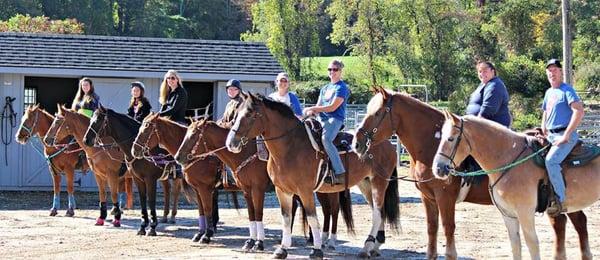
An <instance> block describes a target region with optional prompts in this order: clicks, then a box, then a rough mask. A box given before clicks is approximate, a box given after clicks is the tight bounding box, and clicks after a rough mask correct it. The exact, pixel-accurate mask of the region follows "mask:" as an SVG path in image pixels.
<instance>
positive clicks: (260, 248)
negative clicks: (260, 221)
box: [252, 240, 265, 251]
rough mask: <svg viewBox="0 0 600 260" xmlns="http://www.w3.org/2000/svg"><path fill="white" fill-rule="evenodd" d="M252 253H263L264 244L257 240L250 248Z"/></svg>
mask: <svg viewBox="0 0 600 260" xmlns="http://www.w3.org/2000/svg"><path fill="white" fill-rule="evenodd" d="M252 251H265V243H264V242H263V241H262V240H257V241H256V243H254V246H253V247H252Z"/></svg>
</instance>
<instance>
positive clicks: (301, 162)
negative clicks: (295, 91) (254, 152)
mask: <svg viewBox="0 0 600 260" xmlns="http://www.w3.org/2000/svg"><path fill="white" fill-rule="evenodd" d="M242 97H243V99H244V101H243V102H242V104H241V105H240V107H239V108H238V110H237V117H236V121H235V124H234V126H233V128H231V130H230V131H229V134H228V137H227V141H226V146H227V148H228V149H229V150H230V151H232V152H236V153H239V152H241V151H242V146H243V145H244V144H245V143H246V142H247V141H248V140H251V139H252V138H255V137H257V136H258V135H262V136H263V137H264V140H265V143H266V146H267V149H268V150H269V152H270V156H269V161H268V164H267V171H268V173H269V176H270V177H271V180H273V184H275V191H276V193H277V198H278V199H279V204H280V206H281V214H282V218H283V222H284V228H283V238H282V240H281V247H279V248H278V249H277V250H276V251H275V257H276V258H285V257H286V256H287V248H288V247H289V246H290V244H291V236H290V230H291V227H290V216H291V205H292V197H293V195H294V194H295V195H298V196H299V197H300V200H301V201H302V203H303V204H304V209H305V210H306V215H307V216H308V222H309V224H310V227H311V229H312V232H313V236H314V248H313V250H312V252H311V254H310V257H311V258H322V257H323V251H322V250H321V238H320V237H319V234H318V233H317V232H318V230H319V229H320V228H319V220H318V218H317V215H316V210H315V202H314V195H313V192H314V191H318V192H325V193H333V192H340V191H343V190H344V189H347V187H349V186H354V185H356V184H358V183H359V182H362V181H364V180H365V178H367V179H369V180H370V183H371V191H372V195H373V196H372V198H373V206H372V207H371V208H372V210H373V215H372V217H373V219H372V221H373V222H372V227H371V230H370V232H369V236H368V238H367V240H366V241H365V246H364V247H363V249H362V251H361V253H360V256H364V257H368V256H371V255H375V254H378V252H377V250H378V248H377V247H378V245H377V244H376V242H378V243H383V242H384V238H385V234H384V233H383V227H384V223H383V218H382V216H383V217H384V218H386V219H387V220H388V221H389V222H390V224H392V225H394V224H396V223H397V220H398V210H399V209H398V187H397V181H396V179H395V178H394V179H392V180H389V178H390V177H391V176H392V175H393V174H394V173H395V172H396V150H395V149H394V146H393V145H392V144H391V143H389V142H387V143H382V144H381V145H379V146H377V147H374V149H373V151H372V156H373V159H372V160H371V161H370V163H365V161H362V160H360V159H359V158H358V156H357V155H356V154H355V153H354V152H348V153H345V154H342V155H341V157H342V161H344V162H345V163H346V169H347V170H348V174H347V176H348V178H347V181H346V183H347V185H334V186H332V185H327V184H324V185H322V186H321V185H320V179H319V178H318V168H319V159H318V158H316V157H315V154H316V152H315V150H314V149H313V147H312V144H311V142H310V140H309V137H308V134H307V133H306V130H305V127H304V124H303V123H302V122H300V120H298V118H296V116H295V115H294V113H293V112H292V110H291V109H290V107H289V106H287V105H286V104H283V103H280V102H276V101H272V100H270V99H267V98H264V97H262V96H261V95H254V94H251V95H245V94H242ZM388 182H389V184H390V187H389V188H388ZM384 205H385V209H384ZM376 236H377V239H376V238H375V237H376Z"/></svg>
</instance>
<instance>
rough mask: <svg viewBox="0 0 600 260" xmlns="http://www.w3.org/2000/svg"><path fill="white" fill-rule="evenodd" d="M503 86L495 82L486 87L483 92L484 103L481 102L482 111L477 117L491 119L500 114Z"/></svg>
mask: <svg viewBox="0 0 600 260" xmlns="http://www.w3.org/2000/svg"><path fill="white" fill-rule="evenodd" d="M501 89H502V87H501V86H498V85H497V83H495V82H493V83H492V84H489V85H488V86H486V87H485V89H484V91H483V101H482V102H481V109H480V110H479V114H478V115H477V116H479V117H483V118H486V119H490V118H492V117H494V115H496V113H498V110H500V105H502V93H500V90H501Z"/></svg>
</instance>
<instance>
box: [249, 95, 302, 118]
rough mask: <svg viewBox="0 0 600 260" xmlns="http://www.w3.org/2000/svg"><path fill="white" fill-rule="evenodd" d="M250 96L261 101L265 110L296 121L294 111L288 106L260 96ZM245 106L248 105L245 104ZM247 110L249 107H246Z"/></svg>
mask: <svg viewBox="0 0 600 260" xmlns="http://www.w3.org/2000/svg"><path fill="white" fill-rule="evenodd" d="M251 95H253V97H254V98H255V99H258V100H260V101H262V102H263V104H265V106H266V107H267V108H269V109H272V110H275V111H277V112H279V114H281V115H282V116H284V117H287V118H289V119H293V120H296V121H297V120H298V118H297V117H296V115H295V114H294V111H292V108H290V107H289V106H288V105H286V104H284V103H281V102H278V101H275V100H273V99H271V98H267V97H265V96H263V95H261V94H251ZM246 105H248V104H246ZM247 108H249V107H247Z"/></svg>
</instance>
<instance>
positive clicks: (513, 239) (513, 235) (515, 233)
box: [502, 216, 521, 259]
mask: <svg viewBox="0 0 600 260" xmlns="http://www.w3.org/2000/svg"><path fill="white" fill-rule="evenodd" d="M502 217H503V218H504V225H505V226H506V230H507V231H508V238H509V239H510V247H511V249H512V254H513V259H521V237H520V235H519V219H517V218H513V217H508V216H502Z"/></svg>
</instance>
